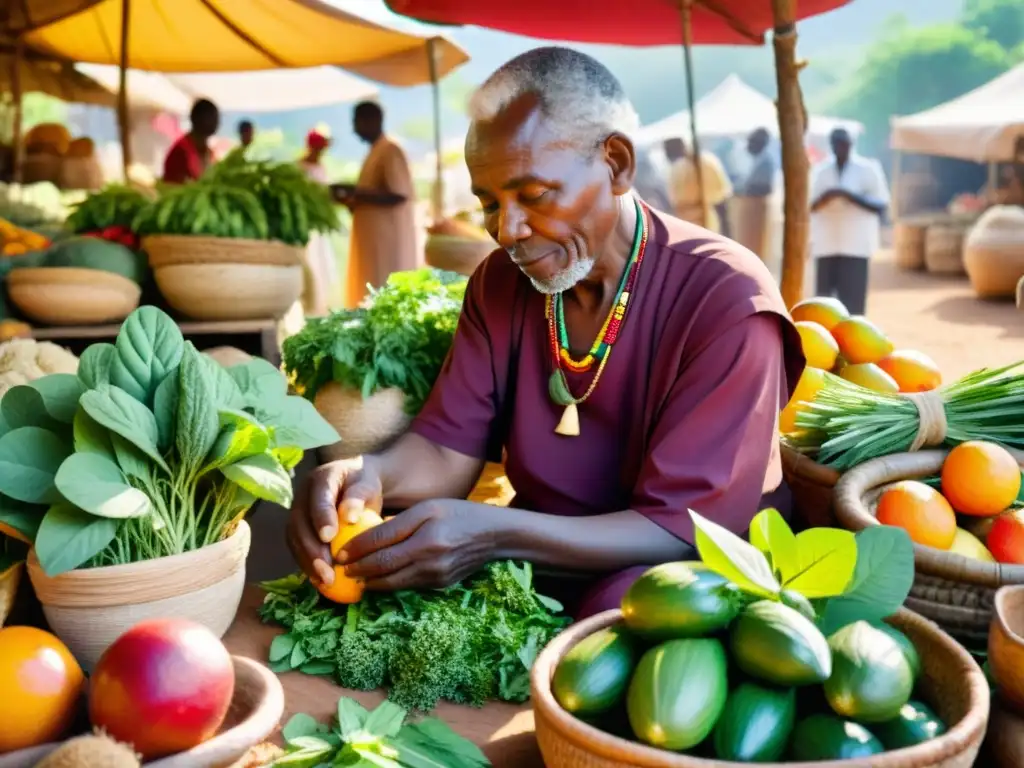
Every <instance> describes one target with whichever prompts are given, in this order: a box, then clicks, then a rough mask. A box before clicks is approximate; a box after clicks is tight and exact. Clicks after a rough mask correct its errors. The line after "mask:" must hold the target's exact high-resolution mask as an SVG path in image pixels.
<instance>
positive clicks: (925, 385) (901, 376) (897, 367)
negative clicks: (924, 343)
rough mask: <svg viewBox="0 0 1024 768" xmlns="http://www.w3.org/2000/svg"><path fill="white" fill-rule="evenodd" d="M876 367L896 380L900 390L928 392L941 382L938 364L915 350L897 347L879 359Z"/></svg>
mask: <svg viewBox="0 0 1024 768" xmlns="http://www.w3.org/2000/svg"><path fill="white" fill-rule="evenodd" d="M878 367H879V368H881V369H882V370H883V371H885V372H886V373H888V374H889V375H890V376H892V377H893V378H894V379H895V380H896V383H897V384H898V385H899V387H900V392H928V391H929V390H932V389H937V388H938V387H939V386H940V385H941V384H942V372H941V371H940V370H939V366H938V365H937V364H936V363H935V361H934V360H932V359H931V358H930V357H928V355H926V354H924V353H923V352H918V351H917V350H913V349H897V350H896V351H895V352H893V353H892V354H890V355H889V356H888V357H883V358H882V359H881V360H879V361H878Z"/></svg>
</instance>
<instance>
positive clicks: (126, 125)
mask: <svg viewBox="0 0 1024 768" xmlns="http://www.w3.org/2000/svg"><path fill="white" fill-rule="evenodd" d="M130 11H131V0H121V60H120V66H119V70H118V77H117V127H118V131H119V132H120V134H121V169H122V171H123V172H124V181H125V183H126V184H127V183H128V180H129V179H128V168H129V166H131V164H132V147H131V124H130V121H129V117H128V30H129V28H130V21H131V17H130V15H129V14H130Z"/></svg>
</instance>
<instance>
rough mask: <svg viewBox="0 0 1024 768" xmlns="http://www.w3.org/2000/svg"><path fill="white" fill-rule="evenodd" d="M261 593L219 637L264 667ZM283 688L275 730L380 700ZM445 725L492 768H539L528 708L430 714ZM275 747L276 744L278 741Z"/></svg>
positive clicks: (319, 681)
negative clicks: (346, 704) (343, 703)
mask: <svg viewBox="0 0 1024 768" xmlns="http://www.w3.org/2000/svg"><path fill="white" fill-rule="evenodd" d="M262 602H263V592H262V591H261V590H260V589H259V587H257V586H256V585H255V584H250V585H249V586H247V587H246V589H245V593H244V594H243V596H242V604H241V605H240V606H239V608H238V616H237V617H236V618H235V623H234V624H232V626H231V629H229V630H228V633H227V634H226V635H225V636H224V644H225V645H226V646H227V648H228V650H229V651H230V652H231V653H232V654H236V655H238V656H245V657H247V658H250V659H254V660H256V661H258V662H260V663H262V664H266V663H267V654H268V653H269V650H270V642H271V640H273V639H274V636H275V635H277V634H279V633H280V628H279V627H275V626H272V625H267V624H262V623H261V622H260V619H259V614H258V608H259V606H260V604H261V603H262ZM279 677H280V680H281V684H282V685H283V686H284V696H285V713H284V717H283V719H282V720H281V724H282V725H283V724H284V723H286V722H288V719H289V718H290V717H291V716H292V715H294V714H296V713H298V712H304V713H306V714H308V715H312V716H313V717H315V718H316V719H317V720H321V721H328V720H330V719H331V718H333V717H334V715H335V713H336V712H337V706H338V699H339V698H340V697H342V696H348V697H350V698H352V699H355V700H356V701H358V702H359V703H360V704H362V705H363V706H365V707H368V708H373V707H375V706H376V705H377V704H379V703H380V702H381V701H382V700H383V698H384V695H383V694H382V693H381V692H379V691H370V692H364V691H352V690H348V689H345V688H340V687H339V686H337V685H335V684H333V683H332V682H330V681H329V680H328V679H326V678H322V677H313V676H310V675H304V674H302V673H301V672H288V673H285V674H283V675H280V676H279ZM431 715H432V716H434V717H437V718H439V719H441V720H443V721H444V722H446V723H447V724H448V725H449V726H450V727H451V728H453V729H454V730H455V731H456V732H457V733H459V734H461V735H462V736H464V737H466V738H467V739H469V740H470V741H472V742H473V743H475V744H477V745H478V746H479V747H480V748H481V749H482V750H483V751H484V753H485V754H486V755H487V757H488V758H490V760H491V762H492V763H493V764H494V768H542V766H543V765H544V763H543V761H542V760H541V756H540V751H539V750H538V748H537V741H536V739H535V738H534V735H533V711H532V710H531V709H530V706H529V704H525V705H519V706H514V705H511V704H503V703H491V704H488V705H486V706H485V707H483V708H481V709H474V708H472V707H463V706H458V705H455V704H448V703H441V704H439V705H438V707H437V708H436V709H435V710H434V711H433V712H432V713H431ZM276 738H277V743H280V737H279V736H278V737H276Z"/></svg>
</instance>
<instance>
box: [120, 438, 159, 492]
mask: <svg viewBox="0 0 1024 768" xmlns="http://www.w3.org/2000/svg"><path fill="white" fill-rule="evenodd" d="M110 443H111V445H112V447H113V449H114V457H115V459H116V461H117V465H118V466H119V467H120V468H121V471H122V472H124V473H125V474H126V475H128V477H134V478H135V479H136V480H141V481H142V482H143V483H144V484H145V486H144V487H147V488H148V487H149V485H150V483H152V482H153V468H152V466H151V465H150V462H149V457H147V456H146V454H144V453H143V452H142V451H140V450H139V449H138V448H136V447H135V446H134V445H132V444H131V443H130V442H128V441H127V440H125V439H124V438H123V437H121V436H120V435H111V436H110Z"/></svg>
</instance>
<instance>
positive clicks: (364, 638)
mask: <svg viewBox="0 0 1024 768" xmlns="http://www.w3.org/2000/svg"><path fill="white" fill-rule="evenodd" d="M335 637H338V635H335ZM400 642H401V641H400V639H399V638H398V637H397V636H395V635H384V636H382V637H379V638H373V637H371V636H370V635H367V634H364V633H362V632H345V633H343V634H342V635H340V638H339V641H338V647H337V649H336V651H335V654H334V663H335V665H336V666H337V678H338V684H339V685H341V687H343V688H353V689H355V690H357V691H372V690H373V689H374V688H380V687H382V686H383V685H384V684H385V683H386V682H387V680H388V668H389V667H390V666H391V660H392V658H393V657H394V655H395V651H396V649H397V648H398V646H399V644H400Z"/></svg>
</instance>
